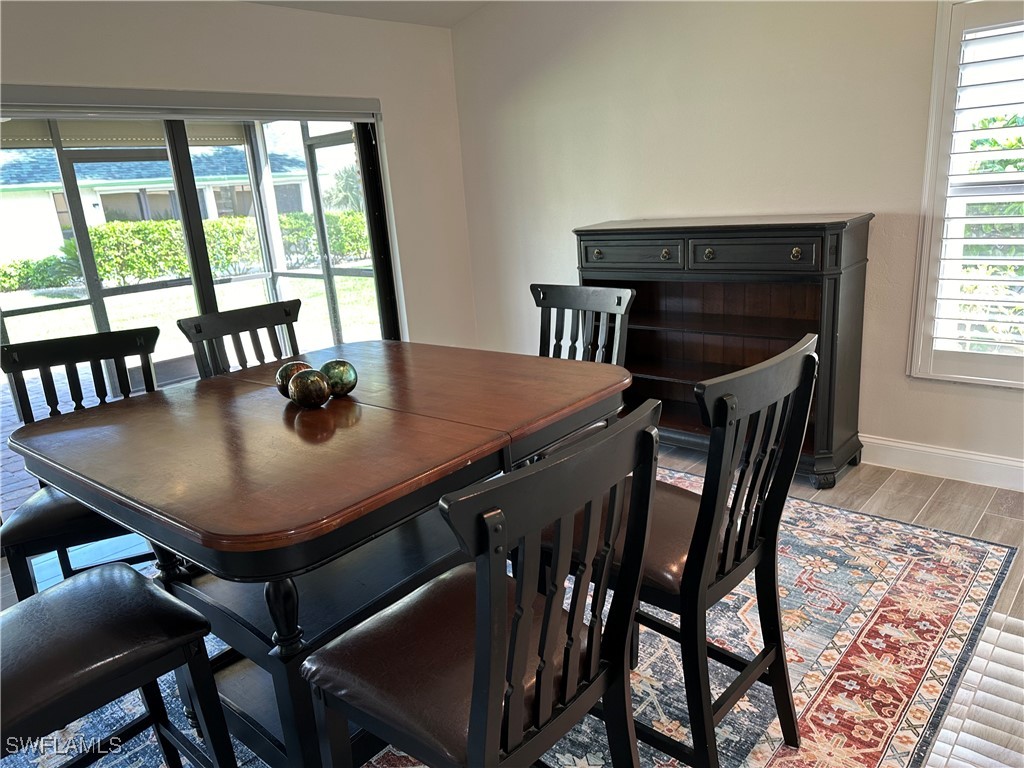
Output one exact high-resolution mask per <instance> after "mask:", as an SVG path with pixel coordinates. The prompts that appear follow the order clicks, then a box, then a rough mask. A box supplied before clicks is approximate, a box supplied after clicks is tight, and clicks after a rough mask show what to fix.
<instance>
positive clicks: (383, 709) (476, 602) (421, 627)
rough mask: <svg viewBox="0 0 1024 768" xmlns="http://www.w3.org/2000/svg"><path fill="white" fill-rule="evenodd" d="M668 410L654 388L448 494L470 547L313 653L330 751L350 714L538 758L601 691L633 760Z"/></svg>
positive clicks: (412, 742)
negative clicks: (643, 589) (554, 445)
mask: <svg viewBox="0 0 1024 768" xmlns="http://www.w3.org/2000/svg"><path fill="white" fill-rule="evenodd" d="M660 411H661V404H660V403H659V402H657V401H653V400H651V401H648V402H647V403H646V404H645V405H643V406H641V407H640V408H638V409H637V410H636V411H634V412H633V413H632V414H630V415H629V416H627V417H625V418H623V419H620V420H619V421H618V422H617V423H616V424H615V425H613V426H611V427H609V428H608V429H605V430H603V431H602V432H600V433H598V434H595V435H593V436H591V437H589V438H587V439H586V440H583V441H581V442H579V443H577V444H576V445H574V446H573V447H572V448H570V449H567V450H565V451H562V452H561V453H559V454H557V455H554V456H551V457H550V458H548V459H546V460H544V461H540V462H537V463H535V464H533V465H530V466H528V467H526V468H524V469H520V470H516V471H514V472H511V473H509V474H507V475H504V476H502V477H499V478H497V479H494V480H489V481H487V482H484V483H480V484H477V485H474V486H471V487H469V488H467V489H465V490H464V491H461V492H459V493H455V494H450V495H448V496H445V497H444V498H443V499H442V500H441V509H442V512H443V514H444V515H445V518H446V520H447V521H448V523H449V524H450V525H451V527H452V529H453V530H454V531H455V533H456V535H457V536H458V539H459V542H460V545H461V547H462V550H463V552H464V553H465V554H466V555H467V556H468V557H470V558H472V560H473V562H471V563H466V564H463V565H460V566H456V567H455V568H453V569H451V570H449V571H448V572H446V573H445V574H443V575H441V576H439V577H437V578H435V579H434V580H432V581H431V582H429V583H428V584H426V585H425V586H423V587H421V588H420V589H418V590H417V591H415V592H413V593H412V594H410V595H409V596H407V597H405V598H404V599H402V600H400V601H398V602H397V603H395V604H394V605H392V606H391V607H389V608H387V609H385V610H384V611H382V612H381V613H379V614H377V615H376V616H373V617H372V618H370V619H368V620H367V621H365V622H363V623H362V624H359V625H357V626H356V627H354V628H353V629H351V630H349V631H348V632H345V633H344V634H342V635H341V636H340V637H338V638H337V639H336V640H334V641H333V642H331V643H330V644H329V645H327V646H325V647H324V648H322V649H320V650H318V651H316V652H314V653H313V654H311V655H310V656H309V657H308V658H307V659H306V660H305V662H304V663H303V666H302V674H303V675H304V676H305V677H306V679H307V680H309V682H310V683H311V684H312V685H313V686H314V691H315V695H316V699H317V703H318V717H319V718H320V720H319V724H320V733H321V742H322V747H323V755H324V763H325V764H326V765H347V764H349V763H348V762H346V761H347V760H348V759H349V758H350V755H349V754H348V749H349V746H348V740H347V733H348V731H347V729H348V725H347V721H348V720H349V719H351V720H352V721H353V722H355V723H357V724H359V725H360V726H362V727H364V728H366V729H368V730H369V731H370V732H372V733H374V734H377V735H378V736H380V737H382V738H383V739H385V740H386V741H388V742H390V743H392V744H394V745H395V746H396V747H397V748H398V749H401V750H403V751H405V752H406V753H408V754H410V755H411V756H413V757H414V758H416V759H418V760H422V761H424V762H426V763H427V764H428V765H431V766H484V765H488V766H504V765H508V766H523V765H530V764H532V763H533V762H534V761H536V760H538V759H539V758H540V756H541V755H543V754H544V753H545V752H546V751H547V750H548V749H550V748H551V746H553V745H554V744H555V742H556V741H558V740H559V739H560V738H561V737H562V736H564V735H565V734H566V733H567V732H568V731H569V730H570V729H571V728H572V727H573V726H574V725H575V724H576V723H577V722H579V721H580V720H582V719H583V717H584V716H585V715H586V714H587V713H588V712H589V711H590V710H591V708H592V707H594V706H595V705H596V704H597V703H598V702H599V701H600V702H603V710H604V718H605V723H606V727H607V732H608V741H609V746H610V748H611V755H612V760H613V763H614V764H615V765H616V766H624V765H634V766H635V765H636V764H637V762H638V755H637V744H636V739H635V734H634V732H633V719H632V708H631V698H630V685H629V665H628V662H629V658H628V655H629V654H628V647H629V636H630V633H631V631H632V627H633V613H634V611H635V609H636V605H637V590H638V588H639V577H640V570H641V560H642V558H643V553H644V547H645V545H646V541H647V529H648V515H649V510H650V501H651V491H652V488H653V484H654V478H655V470H656V467H657V450H658V436H657V429H656V426H655V425H656V424H657V421H658V417H659V415H660ZM630 476H631V482H630ZM579 510H582V512H581V514H580V516H579V517H580V521H581V528H580V535H581V541H582V542H583V543H582V545H581V549H580V556H579V557H576V558H573V557H572V556H571V555H572V543H573V531H574V526H575V522H576V517H577V515H576V513H577V511H579ZM547 528H550V529H552V531H553V541H554V550H553V551H554V556H553V557H552V558H549V559H548V560H547V561H546V562H544V561H543V560H542V557H541V532H542V531H543V530H545V529H547ZM510 554H511V556H512V558H513V560H514V562H515V565H516V567H515V569H514V572H515V576H510V575H508V569H507V566H508V560H507V559H508V557H509V555H510ZM614 561H618V563H619V565H618V585H617V589H615V591H614V593H610V591H609V577H610V572H611V568H612V563H613V562H614ZM570 577H571V579H570ZM538 584H541V585H542V589H540V590H538ZM591 586H592V590H590V594H589V599H588V588H590V587H591ZM606 610H607V614H605V611H606ZM605 616H606V617H605Z"/></svg>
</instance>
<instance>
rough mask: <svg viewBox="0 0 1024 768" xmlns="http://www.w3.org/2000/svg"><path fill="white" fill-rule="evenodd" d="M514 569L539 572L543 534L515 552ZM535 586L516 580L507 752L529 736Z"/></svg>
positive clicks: (507, 700)
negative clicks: (528, 677) (527, 680)
mask: <svg viewBox="0 0 1024 768" xmlns="http://www.w3.org/2000/svg"><path fill="white" fill-rule="evenodd" d="M514 559H515V570H516V572H517V573H536V572H537V570H538V569H539V568H540V533H539V532H538V531H534V532H532V533H531V534H529V535H527V536H525V537H524V539H523V541H522V543H521V544H520V546H518V547H516V550H515V553H514ZM534 589H535V587H534V585H531V584H527V583H526V581H525V580H524V579H518V580H517V581H516V596H515V601H516V605H519V606H522V610H521V611H517V612H516V613H514V614H513V616H512V626H511V627H510V631H509V652H508V661H507V663H506V672H505V679H506V680H508V681H509V684H508V686H507V688H506V693H505V703H504V710H505V711H504V722H503V723H502V728H501V748H502V750H504V751H505V752H511V751H512V750H513V749H515V748H516V747H518V746H519V745H520V744H522V743H523V736H524V735H525V734H526V724H525V711H524V708H525V706H526V704H525V697H526V686H525V685H523V680H524V679H525V677H526V662H527V660H528V659H529V658H530V651H529V643H530V630H531V629H532V627H533V604H534V601H533V600H531V599H529V597H530V595H532V593H533V592H534Z"/></svg>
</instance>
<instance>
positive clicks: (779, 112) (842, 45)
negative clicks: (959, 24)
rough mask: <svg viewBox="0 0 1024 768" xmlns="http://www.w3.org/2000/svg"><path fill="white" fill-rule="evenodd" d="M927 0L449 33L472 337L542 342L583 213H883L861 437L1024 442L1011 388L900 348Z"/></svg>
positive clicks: (643, 10) (504, 11)
mask: <svg viewBox="0 0 1024 768" xmlns="http://www.w3.org/2000/svg"><path fill="white" fill-rule="evenodd" d="M935 13H936V6H935V5H934V4H932V3H927V2H911V3H898V2H884V3H883V2H875V3H868V2H864V3H837V2H798V3H784V2H764V3H737V2H715V3H711V2H707V3H625V4H617V3H565V4H562V3H516V4H500V5H493V6H488V7H485V8H484V9H483V10H481V11H479V12H477V13H476V14H474V15H473V16H471V17H469V18H468V19H467V20H466V21H464V22H463V23H462V24H461V25H460V26H458V27H456V29H455V32H454V35H453V43H454V52H455V73H456V84H457V93H458V109H459V123H460V129H461V133H462V155H463V167H464V169H465V186H466V198H467V210H468V219H469V236H470V251H471V253H472V254H473V261H472V264H473V288H474V292H475V295H476V299H477V307H478V325H479V333H480V341H481V344H483V345H485V346H489V347H494V348H500V349H512V350H519V351H524V352H526V351H532V350H533V345H534V341H533V340H534V337H535V334H536V332H537V318H536V309H535V308H534V307H533V305H532V302H531V300H530V297H529V295H528V291H527V285H528V284H529V283H530V282H533V281H552V282H559V281H564V282H574V281H575V280H576V269H575V267H576V262H575V240H574V237H573V235H572V229H573V227H577V226H580V225H585V224H593V223H597V222H600V221H605V220H608V219H628V218H650V217H670V216H690V215H725V214H739V215H742V214H755V213H793V212H821V213H845V212H859V211H872V212H874V213H875V214H876V216H877V218H876V219H875V220H874V221H873V222H872V223H871V234H870V251H869V259H870V263H869V265H868V286H867V296H866V318H865V336H864V357H863V360H864V362H863V374H862V396H861V431H862V432H863V433H865V434H867V435H874V436H879V437H884V438H889V439H891V440H900V441H908V442H911V443H923V444H926V445H933V446H942V447H947V448H952V449H959V450H962V451H976V452H981V453H986V454H994V455H997V456H1003V457H1015V458H1020V457H1021V456H1024V446H1022V443H1024V438H1022V422H1024V413H1022V398H1021V395H1020V392H1019V391H1012V390H1006V389H993V388H982V387H976V386H969V385H962V384H952V383H943V382H935V381H924V380H920V379H911V378H908V377H907V375H906V357H907V347H908V338H909V329H910V322H911V303H912V297H913V295H914V289H915V259H916V255H917V250H918V243H917V239H918V221H919V212H920V205H921V191H922V183H923V182H922V179H923V172H924V156H925V152H924V142H925V140H926V136H927V127H928V112H929V94H930V84H931V74H932V55H933V38H934V31H935Z"/></svg>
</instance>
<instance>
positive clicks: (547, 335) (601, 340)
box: [530, 284, 636, 365]
mask: <svg viewBox="0 0 1024 768" xmlns="http://www.w3.org/2000/svg"><path fill="white" fill-rule="evenodd" d="M530 292H531V293H532V294H533V299H534V302H535V303H536V304H537V306H538V307H539V308H540V309H541V327H540V354H541V357H565V358H568V359H570V360H576V359H579V360H587V361H590V362H598V363H614V364H616V365H622V364H623V363H624V362H625V360H626V329H627V328H628V326H629V309H630V307H631V306H632V304H633V298H634V296H635V295H636V291H634V290H633V289H632V288H612V287H606V286H590V285H543V284H534V285H531V286H530ZM551 313H554V316H555V317H554V328H553V329H552V322H551V318H550V315H551ZM566 314H568V315H569V317H568V323H567V318H566V317H565V315H566ZM567 325H568V327H567ZM595 326H596V342H595ZM609 342H611V348H610V349H609Z"/></svg>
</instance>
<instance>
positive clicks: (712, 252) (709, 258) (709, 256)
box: [704, 248, 715, 261]
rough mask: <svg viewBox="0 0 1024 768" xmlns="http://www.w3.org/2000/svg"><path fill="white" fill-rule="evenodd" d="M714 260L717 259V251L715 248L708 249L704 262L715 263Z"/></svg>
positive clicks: (705, 252)
mask: <svg viewBox="0 0 1024 768" xmlns="http://www.w3.org/2000/svg"><path fill="white" fill-rule="evenodd" d="M714 258H715V249H714V248H708V249H706V250H705V251H704V261H714Z"/></svg>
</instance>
